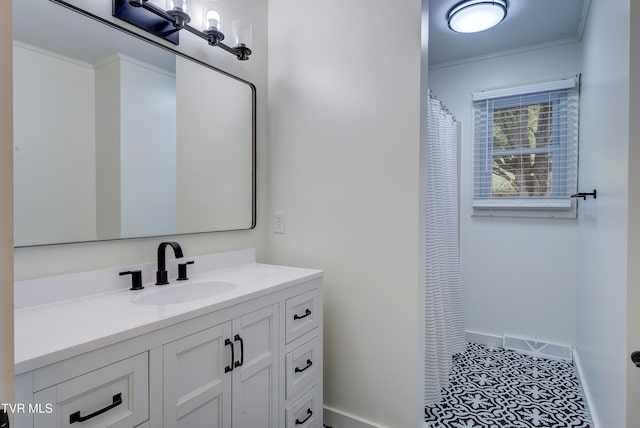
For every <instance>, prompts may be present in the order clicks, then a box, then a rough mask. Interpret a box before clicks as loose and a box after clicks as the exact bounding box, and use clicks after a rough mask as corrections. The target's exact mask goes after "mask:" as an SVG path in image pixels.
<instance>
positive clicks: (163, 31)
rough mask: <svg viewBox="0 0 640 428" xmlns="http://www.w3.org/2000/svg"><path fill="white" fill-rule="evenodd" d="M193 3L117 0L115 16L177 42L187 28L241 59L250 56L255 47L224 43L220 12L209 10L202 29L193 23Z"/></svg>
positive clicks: (170, 0) (246, 58) (114, 7)
mask: <svg viewBox="0 0 640 428" xmlns="http://www.w3.org/2000/svg"><path fill="white" fill-rule="evenodd" d="M154 1H157V0H154ZM190 6H191V0H167V9H166V10H165V9H163V8H161V7H158V6H157V5H155V4H153V3H152V1H151V0H113V16H115V17H117V18H120V19H122V20H124V21H127V22H129V23H130V24H133V25H135V26H136V27H139V28H142V29H143V30H146V31H148V32H150V33H153V34H155V35H156V36H158V37H162V38H163V39H165V40H167V41H169V42H171V43H173V44H176V45H177V44H178V43H179V36H178V32H179V31H180V30H187V31H188V32H190V33H191V34H194V35H196V36H198V37H200V38H202V39H204V40H206V41H207V43H209V45H211V46H217V47H219V48H222V49H224V50H225V51H227V52H229V53H231V54H233V55H235V56H236V57H237V58H238V59H239V60H240V61H246V60H248V59H249V55H251V49H249V48H248V47H247V45H245V44H244V43H241V42H240V41H239V40H236V41H237V42H238V43H237V44H236V45H235V46H233V47H231V46H228V45H226V44H224V43H222V40H224V34H223V33H222V31H220V12H219V11H216V10H215V9H209V10H207V11H206V13H205V14H204V20H203V22H202V23H201V24H200V27H201V28H202V29H198V28H195V27H193V26H192V25H189V23H190V22H191V16H190V13H191V10H190V9H191V7H190ZM196 25H198V24H196Z"/></svg>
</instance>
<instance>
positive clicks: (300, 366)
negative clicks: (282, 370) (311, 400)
mask: <svg viewBox="0 0 640 428" xmlns="http://www.w3.org/2000/svg"><path fill="white" fill-rule="evenodd" d="M321 362H322V361H321V359H320V345H319V341H318V337H315V338H313V339H312V340H310V341H309V342H307V343H305V344H304V345H302V346H300V347H298V348H296V349H294V350H293V351H291V352H289V353H288V354H287V356H286V378H287V379H286V381H287V384H286V392H287V400H289V399H291V398H292V397H295V396H296V394H299V393H300V392H302V391H303V390H304V389H305V388H306V387H307V386H309V385H311V384H313V383H315V382H317V381H318V373H319V372H320V364H321Z"/></svg>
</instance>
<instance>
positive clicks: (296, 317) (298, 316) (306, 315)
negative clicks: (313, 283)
mask: <svg viewBox="0 0 640 428" xmlns="http://www.w3.org/2000/svg"><path fill="white" fill-rule="evenodd" d="M309 315H311V310H310V309H309V308H307V310H306V311H304V315H298V314H295V315H294V316H293V319H294V320H301V319H302V318H306V317H308V316H309Z"/></svg>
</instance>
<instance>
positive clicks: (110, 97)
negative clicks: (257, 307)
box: [13, 0, 255, 246]
mask: <svg viewBox="0 0 640 428" xmlns="http://www.w3.org/2000/svg"><path fill="white" fill-rule="evenodd" d="M13 25H14V56H13V62H14V195H15V196H14V214H15V234H14V235H15V236H14V240H15V245H16V246H31V245H46V244H57V243H69V242H85V241H95V240H107V239H120V238H134V237H146V236H159V235H173V234H183V233H197V232H209V231H223V230H239V229H249V228H252V227H254V225H255V88H254V86H253V85H252V84H250V83H249V82H246V81H243V80H241V79H238V78H236V77H234V76H231V75H228V74H226V73H223V72H220V71H218V70H216V69H214V68H212V67H210V66H208V65H206V64H204V63H201V62H199V61H197V60H195V59H193V58H189V57H186V56H184V55H182V54H180V53H177V52H174V51H172V50H169V49H167V48H165V47H162V46H160V45H157V44H155V43H153V42H151V41H149V40H146V39H143V38H141V37H138V36H135V35H134V34H132V33H130V32H127V31H125V30H122V29H120V28H116V27H114V26H113V25H112V24H109V23H107V22H104V21H101V20H99V19H98V18H95V17H91V16H87V15H85V14H82V13H78V11H76V10H71V9H69V8H67V7H64V6H63V5H61V4H58V3H56V2H51V1H43V0H20V1H16V2H14V3H13Z"/></svg>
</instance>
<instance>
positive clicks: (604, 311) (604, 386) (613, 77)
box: [576, 0, 638, 428]
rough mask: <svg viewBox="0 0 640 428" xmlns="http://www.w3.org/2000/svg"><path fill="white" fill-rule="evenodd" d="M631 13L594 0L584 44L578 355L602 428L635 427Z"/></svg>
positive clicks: (623, 3)
mask: <svg viewBox="0 0 640 428" xmlns="http://www.w3.org/2000/svg"><path fill="white" fill-rule="evenodd" d="M629 13H630V2H629V0H619V1H614V2H599V1H592V2H591V10H590V12H589V17H588V20H587V24H586V27H585V34H584V38H583V43H584V50H583V67H582V68H583V79H582V94H581V111H580V137H581V139H580V177H579V179H580V187H581V188H582V189H594V188H595V189H597V190H598V199H597V200H596V201H593V200H591V201H587V203H585V204H582V209H581V210H580V212H579V213H578V222H579V227H580V233H579V240H578V243H579V245H578V249H579V266H580V270H579V271H578V292H577V314H576V315H577V338H576V342H577V343H576V345H577V346H576V353H577V356H578V360H579V363H580V366H581V369H582V374H583V379H582V380H583V386H584V387H585V389H586V392H587V394H588V395H589V396H590V397H591V405H592V409H591V411H592V414H593V415H594V416H595V417H596V418H597V420H598V421H599V423H600V425H599V426H600V427H604V428H607V427H624V426H628V427H636V426H638V425H637V423H638V421H630V420H629V421H627V420H626V403H627V397H626V375H627V367H628V364H629V361H628V358H629V356H628V354H627V347H626V343H627V325H626V322H627V301H626V299H627V261H628V257H627V245H628V239H627V231H628V228H627V222H628V221H634V222H637V218H634V219H631V218H629V216H628V211H627V210H628V207H629V204H628V196H629V191H636V190H637V189H631V188H630V186H629V181H628V180H629V175H628V174H629V162H630V161H631V159H628V156H629V149H630V147H629V28H630V27H629ZM634 121H636V122H637V117H635V118H634ZM634 138H637V137H634ZM634 176H635V175H632V176H631V177H632V178H633V177H634ZM629 261H631V260H629ZM633 262H634V263H635V264H637V261H635V260H634V261H633ZM631 303H632V302H629V304H631ZM633 303H635V304H636V307H635V308H634V310H635V311H637V304H638V302H633ZM634 328H637V326H634ZM637 405H638V403H637V402H634V403H630V406H635V407H637Z"/></svg>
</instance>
